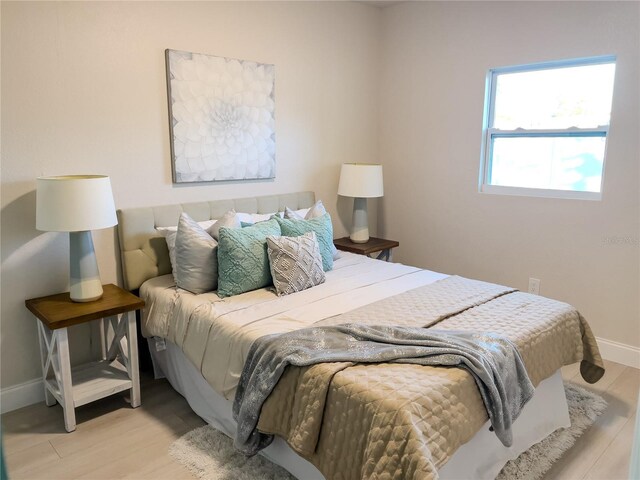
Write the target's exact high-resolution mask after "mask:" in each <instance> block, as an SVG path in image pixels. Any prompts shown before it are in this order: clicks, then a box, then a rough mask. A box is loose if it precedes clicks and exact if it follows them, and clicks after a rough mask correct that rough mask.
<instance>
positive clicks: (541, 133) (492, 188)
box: [478, 55, 616, 200]
mask: <svg viewBox="0 0 640 480" xmlns="http://www.w3.org/2000/svg"><path fill="white" fill-rule="evenodd" d="M607 63H613V64H614V65H615V63H616V56H615V55H606V56H598V57H588V58H576V59H571V60H558V61H552V62H544V63H533V64H526V65H517V66H512V67H500V68H492V69H490V70H489V71H488V73H487V77H486V84H485V98H484V112H483V124H482V146H481V154H480V178H479V186H478V188H479V192H480V193H490V194H498V195H520V196H530V197H547V198H566V199H579V200H601V199H602V193H603V188H604V174H605V166H606V159H607V144H608V142H607V137H608V136H609V127H610V124H611V118H609V124H608V125H599V126H598V127H596V128H578V127H571V128H563V129H523V128H517V129H515V130H501V129H497V128H493V127H490V125H493V119H494V114H495V106H496V105H495V104H496V85H497V83H498V82H497V81H496V79H497V77H498V76H499V75H503V74H505V73H506V74H509V73H519V72H532V71H541V70H554V69H558V68H570V67H583V66H590V65H602V64H607ZM614 75H615V74H614ZM614 85H615V84H614ZM614 88H615V86H614ZM611 102H612V105H613V98H612V99H611ZM518 137H520V138H540V137H542V138H552V137H590V138H593V137H604V139H605V148H604V157H603V161H602V175H601V179H600V191H599V192H584V191H577V190H555V189H548V188H527V187H515V186H503V185H492V184H491V183H490V180H491V173H492V160H493V140H494V139H495V138H518Z"/></svg>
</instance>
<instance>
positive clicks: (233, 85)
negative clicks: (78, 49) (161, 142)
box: [165, 50, 276, 183]
mask: <svg viewBox="0 0 640 480" xmlns="http://www.w3.org/2000/svg"><path fill="white" fill-rule="evenodd" d="M165 57H166V64H167V94H168V99H169V128H170V137H171V164H172V172H173V182H174V183H191V182H217V181H229V180H255V179H268V178H275V171H276V169H275V165H276V144H275V94H274V87H275V66H274V65H269V64H263V63H256V62H250V61H246V60H237V59H234V58H226V57H217V56H213V55H204V54H199V53H189V52H181V51H177V50H166V51H165Z"/></svg>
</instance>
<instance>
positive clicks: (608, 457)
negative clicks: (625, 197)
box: [2, 362, 640, 480]
mask: <svg viewBox="0 0 640 480" xmlns="http://www.w3.org/2000/svg"><path fill="white" fill-rule="evenodd" d="M606 365H607V373H606V375H605V376H604V378H603V379H602V380H600V382H598V384H596V385H587V384H585V382H584V381H583V380H582V379H581V378H580V374H579V373H578V365H577V364H576V365H571V366H569V367H565V368H564V369H563V376H564V378H565V380H567V381H570V382H573V383H575V384H578V385H581V386H585V387H586V388H588V389H590V390H594V391H597V392H599V393H600V394H602V395H603V396H604V397H605V399H606V400H607V401H608V402H609V407H608V409H607V411H606V412H605V413H604V414H603V415H602V416H600V417H599V418H598V420H597V422H596V423H595V424H594V425H593V426H592V427H591V428H590V429H589V430H588V431H587V432H586V433H585V434H584V435H583V436H582V437H581V438H580V439H578V441H577V442H576V444H575V445H574V447H573V448H572V449H571V450H569V451H568V452H567V453H566V454H565V455H564V457H563V458H562V459H561V460H560V461H559V462H558V463H557V464H556V465H554V467H553V468H552V470H551V471H550V472H549V474H548V475H547V478H549V479H583V478H586V479H606V480H612V479H626V478H627V471H628V465H629V456H630V451H631V442H632V438H633V429H634V423H635V415H636V405H637V399H638V390H639V388H640V370H637V369H634V368H630V367H625V366H623V365H620V364H617V363H612V362H606ZM76 412H77V422H78V427H77V430H76V431H75V432H73V433H66V432H65V430H64V423H63V420H62V410H61V408H60V407H59V406H54V407H51V408H48V407H46V406H45V405H44V403H42V404H38V405H32V406H29V407H25V408H22V409H20V410H16V411H14V412H10V413H7V414H5V415H3V416H2V425H3V432H4V442H5V443H4V447H5V455H6V461H7V465H8V468H9V477H10V478H11V479H48V480H55V479H81V478H82V479H96V480H97V479H117V478H129V479H146V478H149V479H172V480H178V479H187V480H190V479H192V478H194V477H193V476H192V475H191V474H190V473H189V472H188V471H187V470H186V469H185V468H183V467H182V466H181V465H180V464H178V463H177V462H175V461H174V460H173V459H172V458H171V457H170V456H169V453H168V449H169V445H170V444H171V443H172V442H173V441H174V440H175V439H176V438H178V437H180V436H181V435H183V434H184V433H186V432H188V431H189V430H191V429H193V428H196V427H198V426H200V425H203V424H204V422H203V421H202V420H201V419H200V418H199V417H198V416H196V415H195V414H194V413H193V412H192V411H191V409H190V408H189V406H188V405H187V402H186V401H185V400H184V399H183V398H182V397H181V396H180V395H179V394H177V393H176V392H175V391H174V390H173V389H172V388H171V387H170V386H169V384H168V383H166V382H165V381H164V380H157V381H156V380H151V379H143V384H142V406H141V407H139V408H137V409H135V410H134V409H131V408H129V406H128V404H127V403H126V402H125V399H124V398H123V396H120V395H115V396H112V397H110V398H107V399H103V400H101V401H98V402H95V403H93V404H90V405H86V406H84V407H80V408H78V409H77V410H76Z"/></svg>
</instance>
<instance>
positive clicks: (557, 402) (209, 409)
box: [149, 339, 570, 480]
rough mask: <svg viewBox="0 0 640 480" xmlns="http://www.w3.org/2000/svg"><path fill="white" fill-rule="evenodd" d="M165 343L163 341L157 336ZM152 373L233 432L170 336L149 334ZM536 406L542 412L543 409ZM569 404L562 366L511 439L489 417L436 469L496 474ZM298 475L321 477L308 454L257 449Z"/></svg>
mask: <svg viewBox="0 0 640 480" xmlns="http://www.w3.org/2000/svg"><path fill="white" fill-rule="evenodd" d="M160 343H163V342H160ZM149 350H150V351H151V358H152V359H153V366H154V371H155V375H156V378H161V377H166V378H167V380H169V383H171V385H172V386H173V388H175V389H176V390H177V391H178V392H179V393H180V394H181V395H182V396H184V397H185V398H186V399H187V402H189V405H190V406H191V408H192V409H193V411H194V412H195V413H196V414H197V415H198V416H200V417H201V418H202V419H203V420H204V421H206V422H207V423H208V424H209V425H212V426H213V427H215V428H216V429H218V430H219V431H221V432H223V433H224V434H226V435H228V436H229V437H231V438H233V437H234V435H235V430H236V423H235V422H234V420H233V418H232V415H231V407H232V404H231V402H229V401H227V400H226V399H225V398H224V397H223V396H222V395H219V394H218V393H216V392H215V391H214V390H213V389H212V388H211V386H210V385H209V384H208V383H207V381H206V380H205V379H204V377H203V376H202V375H201V374H200V372H199V371H198V370H197V369H196V367H195V366H194V365H193V364H192V363H191V362H190V361H189V360H188V359H187V358H186V356H185V355H184V353H183V352H182V350H180V348H179V347H177V346H176V345H174V344H173V343H171V342H166V349H164V350H160V351H158V350H157V349H156V342H155V339H149ZM540 412H544V415H541V414H540ZM569 425H570V421H569V410H568V407H567V399H566V396H565V393H564V385H563V382H562V376H561V374H560V371H558V372H556V373H555V374H554V375H553V376H551V377H549V378H547V379H546V380H544V381H542V382H541V383H540V385H538V388H536V391H535V394H534V396H533V398H532V399H531V400H530V401H529V403H527V405H526V406H525V407H524V409H523V410H522V413H521V414H520V417H519V418H518V420H517V421H516V422H515V423H514V425H513V438H514V441H513V445H512V446H511V447H509V448H506V447H504V446H503V445H502V443H500V441H499V440H498V438H497V437H496V435H495V434H494V433H493V432H491V431H489V427H490V423H489V422H488V421H487V423H486V424H485V425H484V427H483V428H482V429H481V430H480V431H479V432H478V433H476V435H475V436H474V437H473V438H472V439H471V440H470V441H469V442H467V443H466V444H464V445H463V446H462V447H460V448H459V449H458V451H457V452H456V453H455V454H454V455H453V456H452V457H451V459H450V460H449V461H448V462H447V464H446V465H444V466H443V467H442V468H441V469H440V471H439V472H438V473H439V476H440V478H441V479H457V480H462V479H474V480H475V479H487V480H488V479H495V477H496V476H497V475H498V473H499V472H500V470H501V469H502V467H503V466H504V464H505V463H507V462H508V461H509V460H512V459H514V458H516V457H517V456H518V455H520V454H521V453H522V452H524V451H525V450H527V449H529V447H531V446H532V445H534V444H535V443H538V442H539V441H541V440H542V439H543V438H545V437H546V436H547V435H549V434H550V433H552V432H553V431H555V430H556V429H558V428H561V427H568V426H569ZM261 454H262V455H264V456H265V457H266V458H268V459H269V460H271V461H272V462H274V463H277V464H278V465H281V466H282V467H284V468H285V469H287V470H288V471H289V472H291V473H292V474H293V475H294V476H296V477H297V478H299V479H300V480H320V479H324V477H323V475H322V473H320V471H318V469H317V468H316V467H314V466H313V465H312V464H311V463H309V462H308V461H307V460H305V459H303V458H302V457H300V456H298V454H296V453H295V452H294V451H293V450H292V449H291V448H290V447H289V446H288V445H287V443H286V442H285V441H284V440H283V439H282V438H280V437H276V438H275V439H274V441H273V443H272V444H271V445H270V446H269V447H268V448H266V449H264V450H263V451H262V452H261Z"/></svg>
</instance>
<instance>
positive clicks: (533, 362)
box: [118, 192, 602, 480]
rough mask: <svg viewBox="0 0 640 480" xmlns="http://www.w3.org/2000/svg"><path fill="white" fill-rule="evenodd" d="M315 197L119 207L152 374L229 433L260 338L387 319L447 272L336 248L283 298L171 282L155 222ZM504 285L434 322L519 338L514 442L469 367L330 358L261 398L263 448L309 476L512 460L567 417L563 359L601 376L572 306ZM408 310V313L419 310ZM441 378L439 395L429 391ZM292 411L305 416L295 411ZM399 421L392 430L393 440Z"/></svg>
mask: <svg viewBox="0 0 640 480" xmlns="http://www.w3.org/2000/svg"><path fill="white" fill-rule="evenodd" d="M314 202H315V196H314V194H313V192H298V193H292V194H286V195H273V196H265V197H254V198H244V199H235V200H217V201H211V202H201V203H192V204H183V205H171V206H162V207H151V208H136V209H127V210H120V211H119V212H118V216H119V226H118V232H119V240H120V249H121V256H122V265H123V276H124V280H125V286H126V287H127V288H128V289H130V290H136V289H139V290H140V295H141V296H142V297H143V298H144V299H145V302H146V304H147V307H146V308H145V310H144V312H143V318H142V332H143V335H144V336H145V337H147V338H148V342H149V350H150V352H151V355H152V359H153V362H154V367H155V369H156V373H157V374H158V375H164V376H166V377H167V379H168V380H169V382H170V383H171V385H172V386H173V387H174V388H175V389H176V390H177V391H178V392H179V393H181V394H182V395H183V396H184V397H185V398H186V399H187V401H188V402H189V404H190V406H191V407H192V408H193V410H194V411H195V412H196V413H197V414H198V415H200V416H201V417H202V418H203V419H205V421H207V422H208V423H209V424H211V425H213V426H214V427H215V428H217V429H218V430H220V431H222V432H224V433H226V434H227V435H229V436H230V437H233V435H234V433H235V429H236V425H235V422H234V420H233V418H232V413H231V412H232V401H233V399H234V394H235V391H236V388H237V386H238V381H239V378H240V375H241V372H242V369H243V365H244V362H245V359H246V356H247V354H248V352H249V349H250V347H251V345H252V343H253V342H254V341H255V340H256V339H257V338H260V337H262V336H264V335H267V334H273V333H283V332H290V331H294V330H297V329H301V328H305V327H310V326H314V325H322V324H325V323H327V322H328V323H331V321H332V319H335V318H338V317H337V316H339V315H352V314H353V312H363V315H365V316H366V317H371V316H373V317H376V316H377V317H379V318H380V319H382V317H389V315H388V314H385V311H386V310H385V308H386V307H385V305H392V303H393V301H394V300H395V301H398V299H401V300H402V301H403V302H404V303H406V304H407V305H413V304H419V303H420V299H417V300H415V301H414V300H412V299H411V297H406V296H407V295H409V296H410V295H412V292H420V291H423V290H425V289H426V290H428V289H429V288H430V287H432V286H433V285H441V284H442V283H443V281H445V280H447V279H449V278H451V277H450V276H449V275H446V274H441V273H437V272H430V271H427V270H422V269H418V268H415V267H411V266H406V265H401V264H393V263H386V262H382V261H378V260H373V259H369V258H367V257H364V256H359V255H354V254H349V253H346V252H343V253H342V255H341V258H339V259H338V260H336V261H335V264H334V268H333V270H331V271H329V272H327V274H326V282H325V283H323V284H321V285H318V286H317V287H314V288H311V289H309V290H305V291H302V292H298V293H296V294H294V295H288V296H285V297H277V296H276V295H275V294H274V293H273V291H272V290H270V289H268V288H263V289H259V290H255V291H252V292H247V293H243V294H241V295H236V296H232V297H227V298H224V299H221V298H219V297H218V296H217V295H216V294H215V293H214V292H209V293H204V294H201V295H194V294H191V293H189V292H186V291H184V290H181V289H177V288H176V287H175V282H174V279H173V276H172V275H171V265H170V262H169V258H168V252H167V247H166V242H165V239H164V238H163V237H162V236H161V235H159V234H158V231H157V230H156V228H158V227H168V226H172V225H176V224H177V219H178V217H179V216H180V213H181V212H183V211H184V212H186V213H188V214H189V215H190V216H191V217H193V218H194V219H195V220H197V221H206V220H211V219H216V218H219V217H221V216H222V215H223V214H224V213H225V212H226V211H228V210H230V209H231V208H235V209H236V211H241V212H248V213H253V214H268V213H272V212H279V211H283V210H284V208H285V207H289V208H292V209H300V208H308V207H311V206H312V205H313V204H314ZM509 293H510V295H504V294H500V295H497V296H496V298H495V300H494V301H493V303H492V304H491V307H490V309H488V310H487V309H486V308H485V310H486V311H485V312H484V313H483V314H480V315H478V316H476V317H473V318H470V317H468V316H467V317H465V315H466V314H463V315H456V316H453V317H451V318H447V319H445V320H443V321H441V322H439V323H438V328H439V329H445V330H446V329H451V330H464V329H465V328H473V329H480V330H499V331H500V332H502V333H505V335H507V336H509V337H513V339H514V342H515V343H516V344H517V345H519V347H521V348H523V359H524V361H525V364H526V365H527V369H528V370H529V371H530V372H529V373H530V376H531V377H532V381H533V383H534V385H535V386H536V390H535V393H534V396H533V398H532V399H531V400H530V401H529V403H527V405H526V406H525V407H524V409H523V411H522V413H521V414H520V416H519V417H518V419H517V421H516V422H515V423H514V425H513V437H514V441H513V444H512V445H511V446H510V447H505V446H503V444H502V443H500V441H498V439H497V438H496V436H495V435H494V433H492V432H491V431H490V428H489V427H490V424H489V422H488V420H487V415H486V411H484V410H483V408H482V402H481V401H480V399H479V395H478V394H477V391H474V390H477V389H475V385H474V384H473V381H471V382H469V378H467V376H468V374H467V372H465V371H464V370H461V369H452V368H438V367H424V366H419V365H407V364H403V365H399V364H396V365H392V364H384V365H338V367H337V368H334V370H331V371H329V372H324V373H323V374H320V373H318V371H317V370H318V369H317V368H316V369H315V370H314V367H307V368H302V369H298V368H297V367H296V368H289V369H288V371H287V374H286V375H285V376H283V378H282V379H281V381H280V382H279V384H278V386H277V387H276V390H274V392H273V394H272V396H271V397H270V398H269V399H268V401H267V403H265V405H264V407H263V414H262V415H261V417H260V424H259V428H260V429H261V430H262V431H265V432H267V433H274V434H276V438H275V440H274V442H273V443H272V444H271V445H270V446H269V447H268V448H266V449H265V450H263V451H262V452H261V453H262V454H263V455H265V456H266V457H268V458H269V459H270V460H272V461H274V462H275V463H278V464H280V465H281V466H283V467H284V468H286V469H287V470H288V471H290V472H291V473H292V474H293V475H295V476H296V477H297V478H300V479H305V480H306V479H315V478H318V479H320V478H325V477H326V478H371V477H375V478H385V477H386V478H409V477H411V478H436V477H439V478H495V476H496V475H497V474H498V472H499V471H500V469H501V468H502V467H503V466H504V464H505V463H506V462H507V461H508V460H510V459H513V458H515V457H517V456H518V455H519V454H520V453H522V452H523V451H525V450H526V449H528V448H529V447H530V446H531V445H533V444H534V443H537V442H538V441H540V440H542V439H543V438H545V437H546V436H547V435H549V434H550V433H551V432H553V431H554V430H556V429H557V428H560V427H565V426H568V425H569V417H568V411H567V403H566V398H565V395H564V389H563V384H562V379H561V376H560V373H559V368H560V367H561V366H562V365H565V364H570V363H574V362H577V361H582V367H581V368H582V371H583V374H584V375H585V376H586V377H589V378H590V379H591V380H592V381H594V380H595V379H597V377H598V376H599V375H602V360H601V358H600V356H599V354H598V351H597V346H596V344H595V340H594V338H593V335H592V334H591V331H590V330H589V328H588V325H587V324H586V322H584V319H582V317H581V316H580V315H579V314H578V313H577V312H575V310H574V309H572V308H571V307H570V306H567V305H566V304H560V303H559V302H553V301H551V300H548V299H544V297H533V296H527V294H522V293H519V292H511V291H510V292H509ZM403 295H404V296H403ZM405 298H409V300H408V301H405V300H404V299H405ZM507 298H509V299H510V300H509V301H510V303H508V304H506V303H505V302H506V299H507ZM514 302H515V303H514ZM490 303H491V302H488V303H487V304H490ZM372 305H373V306H376V305H377V306H378V307H377V308H378V311H377V313H375V312H374V313H373V314H372V313H371V312H369V311H368V310H367V309H368V308H369V309H370V308H371V306H372ZM484 307H485V306H480V307H479V308H478V309H476V308H471V309H469V310H470V311H475V310H482V309H483V308H484ZM412 308H419V307H415V305H414V306H413V307H412ZM393 309H394V310H393V311H394V312H396V311H398V310H402V307H400V308H398V305H395V306H393ZM514 311H515V312H519V313H518V315H519V316H521V312H523V311H526V312H528V314H527V315H529V316H530V317H527V319H526V320H519V319H518V318H519V317H518V318H517V319H516V320H515V321H514V316H513V312H514ZM487 312H488V313H487ZM492 312H495V313H492ZM480 313H482V312H480ZM405 314H406V315H407V316H409V317H412V316H414V311H411V310H409V311H407V312H405ZM399 316H401V315H399ZM387 320H388V319H387ZM332 368H333V367H332ZM322 375H325V376H326V377H327V378H328V380H326V382H325V384H324V387H323V388H324V390H322V389H321V390H320V391H321V392H324V393H321V394H320V395H318V394H317V393H315V392H314V391H313V390H311V391H312V392H314V393H313V394H312V396H313V397H314V398H316V397H318V398H320V397H321V398H322V402H316V401H310V402H309V401H308V399H307V403H304V399H305V398H306V397H305V395H303V394H302V393H301V392H302V390H303V389H304V388H310V385H311V387H315V383H314V382H313V381H312V382H310V383H306V384H305V383H304V381H303V380H304V379H305V378H307V377H309V378H311V379H312V380H313V379H317V378H320V377H321V376H322ZM372 379H374V380H375V381H372ZM367 382H370V384H368V383H367ZM398 382H400V383H398ZM402 382H404V383H402ZM420 382H426V383H424V385H422V384H420ZM429 382H432V383H431V384H432V385H433V386H434V388H433V391H434V392H435V393H434V394H433V395H431V397H434V398H435V400H434V398H429V397H430V394H424V392H423V391H421V388H422V389H427V390H429V389H430V387H428V385H430V383H429ZM442 385H446V391H447V392H448V393H447V395H437V394H438V392H440V391H441V390H440V389H441V387H442ZM416 386H418V387H419V388H417V389H416V388H415V387H416ZM436 387H437V388H436ZM354 391H356V392H357V394H354ZM307 396H308V395H307ZM390 397H392V398H393V402H392V403H390V402H389V398H390ZM425 399H428V400H429V401H427V400H425ZM345 405H346V406H348V408H347V407H345ZM341 408H342V410H341ZM345 408H346V410H345ZM385 408H387V409H394V410H397V411H398V412H402V413H406V415H407V418H408V422H407V421H405V422H404V423H405V424H408V425H404V424H403V425H395V424H393V422H396V423H397V421H396V419H395V418H394V420H393V422H386V421H385V420H384V418H385V417H384V415H383V414H384V411H385ZM541 411H544V412H545V415H540V414H539V412H541ZM291 412H297V416H298V417H302V418H298V419H296V418H293V417H294V416H295V415H292V414H291ZM300 412H306V414H304V415H303V414H301V413H300ZM309 412H310V413H309ZM345 412H351V413H353V412H360V417H358V418H359V421H360V422H361V423H367V422H369V423H368V424H367V425H368V430H366V431H363V432H360V433H358V432H356V431H354V430H357V429H358V428H359V427H358V426H357V425H356V426H354V425H350V426H349V428H348V429H347V430H346V431H345V428H344V425H346V424H348V422H349V419H348V418H345V415H346V416H347V417H349V416H351V414H350V413H347V414H345ZM285 416H286V418H285ZM356 416H357V415H356ZM427 417H428V418H427ZM296 422H297V423H296ZM372 422H373V423H372ZM375 422H383V423H382V424H379V425H378V424H375ZM389 425H394V426H393V427H391V426H389ZM387 427H388V428H387ZM396 427H397V428H396ZM385 429H388V430H389V431H385ZM310 432H311V433H310ZM398 432H400V438H394V435H396V437H397V435H398ZM354 439H355V440H354ZM361 439H364V440H361ZM416 445H417V446H416ZM354 459H355V460H354ZM406 459H412V460H411V461H407V460H406Z"/></svg>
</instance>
